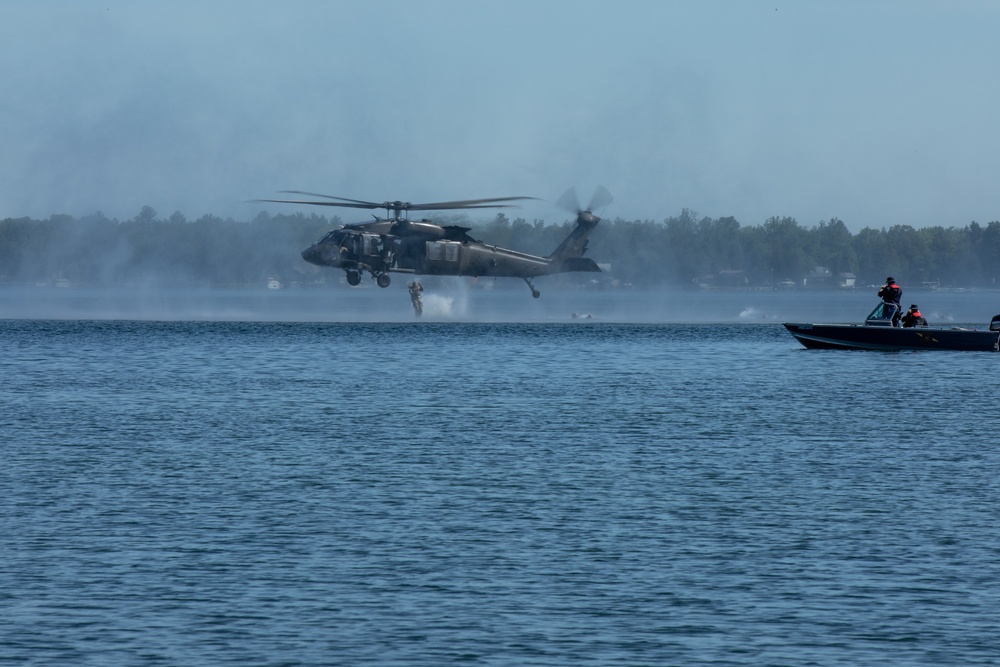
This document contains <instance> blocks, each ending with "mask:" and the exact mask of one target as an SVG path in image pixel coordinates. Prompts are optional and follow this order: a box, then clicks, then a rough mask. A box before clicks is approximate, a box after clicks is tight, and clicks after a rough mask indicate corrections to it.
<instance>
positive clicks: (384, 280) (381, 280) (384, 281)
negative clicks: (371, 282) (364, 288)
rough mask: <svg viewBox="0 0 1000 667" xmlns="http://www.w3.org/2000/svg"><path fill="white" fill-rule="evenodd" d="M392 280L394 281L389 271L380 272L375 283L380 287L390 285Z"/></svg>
mask: <svg viewBox="0 0 1000 667" xmlns="http://www.w3.org/2000/svg"><path fill="white" fill-rule="evenodd" d="M390 282H392V280H391V279H390V278H389V274H388V273H380V274H378V275H377V276H375V284H376V285H378V286H379V287H388V286H389V283H390Z"/></svg>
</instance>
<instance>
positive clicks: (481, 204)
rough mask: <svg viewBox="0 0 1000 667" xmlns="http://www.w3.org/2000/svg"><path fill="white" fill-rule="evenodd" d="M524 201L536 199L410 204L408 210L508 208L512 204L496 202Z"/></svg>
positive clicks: (514, 198) (500, 198) (503, 198)
mask: <svg viewBox="0 0 1000 667" xmlns="http://www.w3.org/2000/svg"><path fill="white" fill-rule="evenodd" d="M526 199H537V197H494V198H492V199H466V200H463V201H440V202H434V203H432V204H410V205H409V206H408V208H409V210H411V211H448V210H453V209H459V208H510V207H511V206H513V204H501V203H498V202H507V201H524V200H526Z"/></svg>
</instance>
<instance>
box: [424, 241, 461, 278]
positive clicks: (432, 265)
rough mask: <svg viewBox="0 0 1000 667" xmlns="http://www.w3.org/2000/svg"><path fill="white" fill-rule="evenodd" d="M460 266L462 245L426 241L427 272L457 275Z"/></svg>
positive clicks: (452, 242)
mask: <svg viewBox="0 0 1000 667" xmlns="http://www.w3.org/2000/svg"><path fill="white" fill-rule="evenodd" d="M461 266H462V244H461V243H459V242H458V241H427V270H428V271H429V272H431V273H442V274H452V273H457V272H458V271H459V270H460V269H461Z"/></svg>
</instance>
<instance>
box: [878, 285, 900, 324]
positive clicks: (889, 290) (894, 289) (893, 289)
mask: <svg viewBox="0 0 1000 667" xmlns="http://www.w3.org/2000/svg"><path fill="white" fill-rule="evenodd" d="M878 295H879V296H880V297H882V303H891V304H892V305H894V306H896V309H895V312H894V313H893V315H892V326H898V324H899V315H900V311H901V310H902V309H901V307H900V305H899V300H900V298H902V296H903V290H902V289H901V288H900V286H899V285H897V284H896V279H895V278H893V277H892V276H889V277H888V278H886V279H885V285H882V287H881V288H879V291H878Z"/></svg>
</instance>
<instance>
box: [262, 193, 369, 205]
mask: <svg viewBox="0 0 1000 667" xmlns="http://www.w3.org/2000/svg"><path fill="white" fill-rule="evenodd" d="M281 192H283V193H285V194H289V195H307V196H309V197H322V198H323V199H337V200H339V201H347V202H351V203H352V204H367V205H368V206H371V207H372V208H385V204H380V203H379V202H374V201H365V200H363V199H348V198H347V197H334V196H333V195H323V194H319V193H317V192H303V191H302V190H282V191H281Z"/></svg>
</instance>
